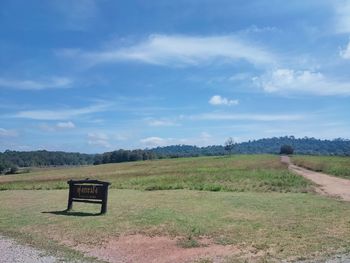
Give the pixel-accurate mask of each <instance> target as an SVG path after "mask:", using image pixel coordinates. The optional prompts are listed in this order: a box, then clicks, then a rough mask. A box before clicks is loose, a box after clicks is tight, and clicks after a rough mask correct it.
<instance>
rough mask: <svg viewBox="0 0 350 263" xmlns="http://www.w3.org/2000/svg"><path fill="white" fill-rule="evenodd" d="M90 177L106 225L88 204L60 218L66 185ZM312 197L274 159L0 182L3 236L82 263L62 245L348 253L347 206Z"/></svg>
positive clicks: (161, 164) (144, 165) (56, 172)
mask: <svg viewBox="0 0 350 263" xmlns="http://www.w3.org/2000/svg"><path fill="white" fill-rule="evenodd" d="M86 177H89V178H94V179H101V180H107V181H110V182H111V183H112V188H111V189H110V192H109V201H108V202H109V204H108V213H107V214H106V215H104V216H96V214H97V213H98V212H99V209H100V207H99V206H98V205H92V204H82V203H74V207H73V212H70V213H66V212H64V209H65V208H66V205H67V195H68V191H67V186H68V185H67V183H66V181H67V180H69V179H72V178H74V179H81V178H86ZM311 188H312V185H311V183H310V182H309V181H307V180H305V179H304V178H302V177H300V176H297V175H294V174H292V173H290V172H289V171H288V169H287V167H286V166H285V165H283V164H281V163H280V161H279V157H278V156H273V155H235V156H231V157H227V156H225V157H200V158H182V159H169V160H155V161H144V162H134V163H122V164H107V165H100V166H86V167H76V168H68V169H45V170H36V171H35V172H31V173H27V174H18V175H11V176H1V177H0V189H2V190H4V191H0V200H1V202H0V233H3V234H5V235H10V236H14V237H16V238H19V239H22V240H24V241H25V242H27V240H29V242H31V243H33V244H34V245H35V246H38V247H41V248H43V249H45V250H48V251H54V250H58V251H62V253H63V254H66V255H67V257H68V258H73V259H74V258H78V257H79V255H81V254H79V253H78V252H74V250H72V249H69V247H67V246H65V245H62V242H69V243H70V244H73V245H77V244H86V245H96V246H100V245H101V244H102V243H103V242H105V241H106V240H108V239H110V238H116V237H118V236H120V235H128V234H135V233H139V234H144V235H151V236H154V235H161V236H164V235H165V236H170V237H180V238H179V239H178V246H180V247H183V248H191V247H198V246H201V243H200V242H199V241H200V238H201V237H203V236H204V237H207V238H209V239H212V240H214V242H215V243H218V244H223V245H226V244H234V245H236V246H238V247H240V248H242V249H243V251H247V253H256V254H258V255H260V254H259V252H261V251H262V252H264V253H262V254H261V255H263V256H261V257H260V258H259V257H258V259H260V260H262V261H261V262H265V260H267V261H266V262H269V260H270V259H277V260H278V261H281V260H282V259H298V258H299V259H301V258H313V257H316V256H320V255H321V256H322V255H327V254H328V253H329V254H333V253H338V252H340V253H342V252H348V251H350V219H349V218H350V203H346V202H342V201H339V200H333V199H330V198H326V197H322V196H318V195H316V194H314V193H313V192H312V191H311ZM32 190H35V191H32ZM39 190H40V191H39ZM155 190H162V191H155ZM170 190H171V191H170ZM23 237H27V239H25V238H23ZM65 249H66V250H65ZM252 251H254V252H252ZM74 253H78V254H74ZM89 260H93V259H89ZM208 260H209V259H208ZM229 260H230V261H228V262H240V261H239V260H240V259H237V258H234V257H232V258H230V259H229Z"/></svg>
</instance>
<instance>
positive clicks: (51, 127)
mask: <svg viewBox="0 0 350 263" xmlns="http://www.w3.org/2000/svg"><path fill="white" fill-rule="evenodd" d="M39 127H40V129H42V130H44V131H50V132H54V131H59V130H67V129H73V128H75V124H74V123H73V122H71V121H67V122H58V123H56V124H55V125H48V124H46V123H44V124H41V125H40V126H39Z"/></svg>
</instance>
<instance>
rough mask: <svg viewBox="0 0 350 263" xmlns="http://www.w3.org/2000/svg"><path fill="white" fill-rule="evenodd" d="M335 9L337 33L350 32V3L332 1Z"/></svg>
mask: <svg viewBox="0 0 350 263" xmlns="http://www.w3.org/2000/svg"><path fill="white" fill-rule="evenodd" d="M332 4H333V5H334V7H335V31H336V33H339V34H347V33H349V32H350V1H349V0H340V1H332Z"/></svg>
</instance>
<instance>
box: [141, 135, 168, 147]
mask: <svg viewBox="0 0 350 263" xmlns="http://www.w3.org/2000/svg"><path fill="white" fill-rule="evenodd" d="M140 142H141V143H142V144H143V145H145V146H146V147H157V146H165V145H167V144H169V139H163V138H160V137H148V138H144V139H141V140H140Z"/></svg>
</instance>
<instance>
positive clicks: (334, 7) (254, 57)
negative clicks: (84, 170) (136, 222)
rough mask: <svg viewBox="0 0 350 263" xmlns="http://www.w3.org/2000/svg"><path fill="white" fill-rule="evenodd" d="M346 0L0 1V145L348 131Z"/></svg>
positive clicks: (111, 145) (327, 135)
mask: <svg viewBox="0 0 350 263" xmlns="http://www.w3.org/2000/svg"><path fill="white" fill-rule="evenodd" d="M349 72H350V1H347V0H307V1H305V0H295V1H285V0H257V1H246V0H211V1H210V0H177V1H170V0H152V1H146V0H138V1H136V0H135V1H133V0H128V1H119V0H116V1H114V0H74V1H70V0H50V1H44V0H21V1H20V0H0V151H5V150H6V149H10V150H18V151H28V150H39V149H46V150H55V151H56V150H60V151H61V150H62V151H74V152H75V151H78V152H85V153H98V152H105V151H112V150H115V149H120V148H122V149H135V148H152V147H156V146H165V145H173V144H190V145H198V146H205V145H213V144H223V143H224V142H225V140H226V139H227V138H228V137H232V138H233V139H234V140H235V141H236V142H242V141H247V140H253V139H259V138H264V137H279V136H285V135H294V136H296V137H304V136H308V137H316V138H321V139H334V138H349V137H350V136H349V131H350V103H349V102H350V100H349V99H350V74H349Z"/></svg>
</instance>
